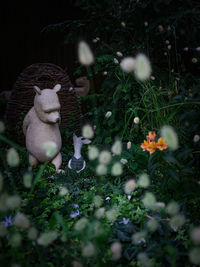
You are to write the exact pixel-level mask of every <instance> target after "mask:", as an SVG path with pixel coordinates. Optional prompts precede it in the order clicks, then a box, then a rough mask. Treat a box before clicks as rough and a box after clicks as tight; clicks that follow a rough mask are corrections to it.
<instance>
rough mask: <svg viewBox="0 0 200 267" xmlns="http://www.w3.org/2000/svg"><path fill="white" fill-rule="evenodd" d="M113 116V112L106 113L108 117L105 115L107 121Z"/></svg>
mask: <svg viewBox="0 0 200 267" xmlns="http://www.w3.org/2000/svg"><path fill="white" fill-rule="evenodd" d="M111 115H112V112H111V111H108V112H106V115H105V117H106V119H108V118H110V116H111Z"/></svg>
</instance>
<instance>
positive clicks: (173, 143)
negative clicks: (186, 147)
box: [161, 125, 178, 150]
mask: <svg viewBox="0 0 200 267" xmlns="http://www.w3.org/2000/svg"><path fill="white" fill-rule="evenodd" d="M161 136H162V138H163V139H164V140H165V142H166V144H167V146H168V147H169V149H171V150H176V149H177V148H178V136H177V134H176V132H175V131H174V129H173V128H172V127H171V126H168V125H165V126H163V127H162V129H161Z"/></svg>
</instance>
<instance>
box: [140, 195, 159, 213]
mask: <svg viewBox="0 0 200 267" xmlns="http://www.w3.org/2000/svg"><path fill="white" fill-rule="evenodd" d="M142 202H143V204H144V206H145V207H146V208H149V209H153V208H154V207H155V203H156V198H155V196H154V194H152V193H151V192H146V193H145V195H144V197H143V199H142Z"/></svg>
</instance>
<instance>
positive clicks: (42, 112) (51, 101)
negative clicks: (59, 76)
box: [23, 84, 62, 172]
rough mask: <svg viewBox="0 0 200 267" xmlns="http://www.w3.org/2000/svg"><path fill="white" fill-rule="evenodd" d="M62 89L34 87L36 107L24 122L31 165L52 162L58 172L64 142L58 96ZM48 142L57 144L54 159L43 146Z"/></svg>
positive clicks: (57, 87) (57, 86) (58, 87)
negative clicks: (61, 132) (60, 126)
mask: <svg viewBox="0 0 200 267" xmlns="http://www.w3.org/2000/svg"><path fill="white" fill-rule="evenodd" d="M60 89H61V85H60V84H57V85H55V86H54V88H53V89H44V90H40V88H39V87H37V86H34V90H35V92H36V95H35V98H34V106H33V107H32V108H31V109H30V110H29V112H28V113H27V115H26V116H25V118H24V121H23V132H24V135H25V136H26V147H27V150H28V152H29V163H30V165H31V166H33V165H36V164H38V162H46V161H50V162H51V163H53V164H54V165H55V166H56V171H57V172H58V171H59V168H60V166H61V163H62V157H61V153H60V149H61V144H62V141H61V135H60V130H59V123H60V102H59V99H58V95H57V92H58V91H59V90H60ZM46 142H53V143H54V144H56V149H57V151H55V153H54V155H53V156H52V157H51V156H50V157H49V155H47V152H46V150H45V148H44V146H43V144H45V143H46Z"/></svg>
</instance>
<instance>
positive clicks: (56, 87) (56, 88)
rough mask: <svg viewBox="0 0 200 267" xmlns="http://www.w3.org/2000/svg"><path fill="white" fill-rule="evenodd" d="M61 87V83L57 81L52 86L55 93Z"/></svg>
mask: <svg viewBox="0 0 200 267" xmlns="http://www.w3.org/2000/svg"><path fill="white" fill-rule="evenodd" d="M60 89H61V85H60V84H59V83H58V84H56V85H55V86H54V88H53V90H54V91H55V92H56V93H57V92H58V91H60Z"/></svg>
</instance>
